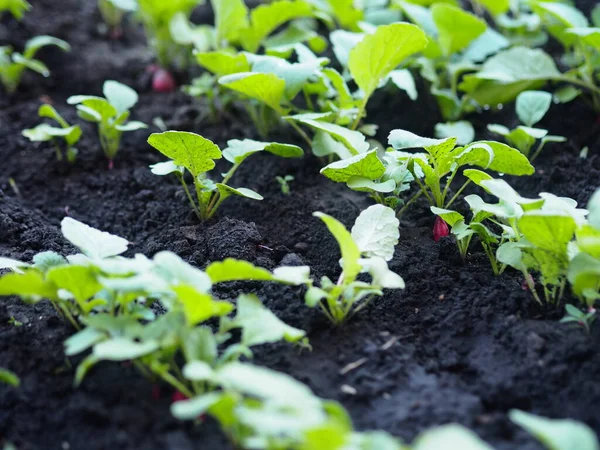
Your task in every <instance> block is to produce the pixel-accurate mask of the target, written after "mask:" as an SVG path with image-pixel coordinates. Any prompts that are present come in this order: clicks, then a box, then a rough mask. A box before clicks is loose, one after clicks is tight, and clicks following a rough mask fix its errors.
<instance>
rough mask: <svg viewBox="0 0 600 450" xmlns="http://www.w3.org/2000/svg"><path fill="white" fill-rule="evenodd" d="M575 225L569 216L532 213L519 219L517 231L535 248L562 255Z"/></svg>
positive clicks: (573, 232) (571, 236) (571, 237)
mask: <svg viewBox="0 0 600 450" xmlns="http://www.w3.org/2000/svg"><path fill="white" fill-rule="evenodd" d="M576 227H577V225H576V223H575V220H574V219H573V218H572V217H569V216H557V215H549V214H544V213H542V212H540V211H532V212H530V213H528V214H526V215H524V216H523V217H521V218H520V219H519V230H520V231H521V233H523V235H524V236H525V237H526V238H527V239H528V240H529V241H530V242H531V243H532V244H533V245H535V246H536V247H538V248H541V249H543V250H549V251H553V252H557V253H562V252H564V251H565V250H566V247H567V244H568V243H569V242H570V241H571V239H573V235H574V234H575V229H576Z"/></svg>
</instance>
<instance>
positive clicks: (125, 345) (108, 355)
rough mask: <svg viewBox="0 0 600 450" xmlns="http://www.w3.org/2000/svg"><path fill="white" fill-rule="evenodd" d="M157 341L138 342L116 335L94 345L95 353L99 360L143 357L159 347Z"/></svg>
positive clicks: (125, 359)
mask: <svg viewBox="0 0 600 450" xmlns="http://www.w3.org/2000/svg"><path fill="white" fill-rule="evenodd" d="M159 347H160V346H159V344H158V342H156V341H153V340H150V341H146V342H136V341H134V340H132V339H129V338H126V337H116V338H112V339H109V340H106V341H103V342H100V343H98V344H96V345H94V350H93V353H92V354H93V355H94V357H96V358H97V359H98V360H108V361H128V360H130V359H137V358H141V357H142V356H145V355H148V354H149V353H152V352H155V351H156V350H158V349H159Z"/></svg>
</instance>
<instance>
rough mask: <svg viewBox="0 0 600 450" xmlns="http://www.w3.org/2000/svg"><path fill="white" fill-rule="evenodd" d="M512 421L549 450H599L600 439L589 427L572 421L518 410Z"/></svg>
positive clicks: (512, 416) (512, 414) (513, 411)
mask: <svg viewBox="0 0 600 450" xmlns="http://www.w3.org/2000/svg"><path fill="white" fill-rule="evenodd" d="M509 417H510V420H512V421H513V422H514V423H516V424H517V425H519V426H520V427H522V428H524V429H525V430H526V431H527V432H528V433H529V434H531V435H532V436H534V437H535V438H536V439H538V440H539V441H540V442H541V443H542V444H544V446H545V447H546V448H547V449H548V450H598V448H599V445H598V439H597V438H596V435H595V433H594V432H593V431H592V429H591V428H590V427H588V426H587V425H585V424H583V423H581V422H576V421H574V420H570V419H563V420H556V419H554V420H553V419H546V418H544V417H538V416H534V415H533V414H528V413H526V412H524V411H519V410H518V409H513V410H511V411H510V413H509Z"/></svg>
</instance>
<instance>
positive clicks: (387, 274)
mask: <svg viewBox="0 0 600 450" xmlns="http://www.w3.org/2000/svg"><path fill="white" fill-rule="evenodd" d="M360 264H361V266H362V267H363V271H366V272H369V274H370V275H371V277H372V278H373V281H372V283H371V285H370V286H366V291H367V292H369V294H375V295H383V292H381V290H380V288H386V289H404V288H405V284H404V280H403V279H402V277H401V276H400V275H398V274H397V273H395V272H392V271H391V270H390V268H389V267H388V265H387V262H386V261H385V260H384V259H383V258H379V257H377V256H375V257H373V258H366V259H361V260H360Z"/></svg>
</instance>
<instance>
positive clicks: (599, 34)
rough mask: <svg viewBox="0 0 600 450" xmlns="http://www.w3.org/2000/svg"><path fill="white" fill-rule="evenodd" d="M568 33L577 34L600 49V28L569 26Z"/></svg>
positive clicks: (583, 40)
mask: <svg viewBox="0 0 600 450" xmlns="http://www.w3.org/2000/svg"><path fill="white" fill-rule="evenodd" d="M566 33H567V34H572V35H575V36H577V37H579V38H580V39H581V40H582V42H584V43H585V44H587V45H589V46H591V47H594V48H595V49H596V50H600V28H591V27H589V28H588V27H585V28H569V29H568V30H566Z"/></svg>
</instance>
